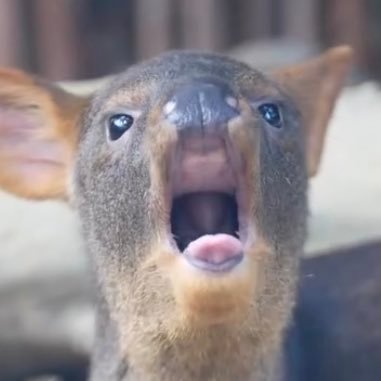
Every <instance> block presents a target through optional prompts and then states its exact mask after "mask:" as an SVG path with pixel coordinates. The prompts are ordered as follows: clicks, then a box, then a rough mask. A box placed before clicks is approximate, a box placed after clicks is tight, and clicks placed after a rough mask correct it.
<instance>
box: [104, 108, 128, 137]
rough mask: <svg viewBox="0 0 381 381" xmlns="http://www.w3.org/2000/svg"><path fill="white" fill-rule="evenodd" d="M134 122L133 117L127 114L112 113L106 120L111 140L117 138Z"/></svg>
mask: <svg viewBox="0 0 381 381" xmlns="http://www.w3.org/2000/svg"><path fill="white" fill-rule="evenodd" d="M133 123H134V118H133V117H132V116H131V115H128V114H116V115H113V116H112V117H111V118H110V119H109V121H108V130H109V136H110V139H111V140H118V139H119V138H120V137H121V136H122V135H123V134H124V133H125V132H126V131H127V130H128V129H129V128H130V127H131V126H132V124H133Z"/></svg>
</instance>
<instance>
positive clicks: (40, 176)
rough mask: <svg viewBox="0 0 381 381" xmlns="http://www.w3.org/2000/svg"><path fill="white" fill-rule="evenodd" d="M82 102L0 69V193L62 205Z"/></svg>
mask: <svg viewBox="0 0 381 381" xmlns="http://www.w3.org/2000/svg"><path fill="white" fill-rule="evenodd" d="M87 102H88V99H87V98H82V97H78V96H75V95H72V94H69V93H67V92H65V91H64V90H62V89H60V88H59V87H57V86H55V85H53V84H51V83H49V82H47V81H43V80H41V79H39V78H35V77H33V76H30V75H28V74H26V73H24V72H22V71H19V70H13V69H0V188H3V189H4V190H6V191H8V192H11V193H14V194H16V195H18V196H21V197H26V198H32V199H48V198H61V199H65V198H66V197H67V185H68V175H69V171H70V169H71V166H72V161H73V156H74V150H75V147H76V144H77V138H78V132H79V131H78V130H79V126H78V118H79V116H80V114H81V111H82V110H83V108H84V107H85V106H86V104H87Z"/></svg>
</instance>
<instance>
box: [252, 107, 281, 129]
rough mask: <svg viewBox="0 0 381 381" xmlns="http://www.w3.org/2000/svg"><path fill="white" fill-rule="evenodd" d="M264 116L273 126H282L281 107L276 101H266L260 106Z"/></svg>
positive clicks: (259, 108) (259, 109)
mask: <svg viewBox="0 0 381 381" xmlns="http://www.w3.org/2000/svg"><path fill="white" fill-rule="evenodd" d="M258 111H259V112H260V113H261V115H262V118H263V119H264V120H265V121H266V122H267V123H268V124H270V125H271V126H273V127H276V128H281V127H282V117H281V115H280V110H279V107H278V106H277V105H276V104H274V103H264V104H262V105H260V106H259V107H258Z"/></svg>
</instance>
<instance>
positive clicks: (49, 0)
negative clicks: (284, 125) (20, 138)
mask: <svg viewBox="0 0 381 381" xmlns="http://www.w3.org/2000/svg"><path fill="white" fill-rule="evenodd" d="M342 43H346V44H350V45H351V46H352V47H353V48H354V51H355V70H354V71H353V73H352V76H351V79H352V81H351V82H350V84H351V86H348V87H346V88H345V89H344V91H343V93H342V94H341V96H340V99H339V100H338V102H337V107H336V110H335V112H334V114H333V117H332V120H331V124H330V126H329V131H328V136H327V141H326V147H325V151H324V155H323V162H322V166H321V169H320V173H319V175H318V176H317V177H316V178H314V179H313V180H312V181H311V187H310V198H311V200H310V204H311V213H310V221H309V223H310V227H309V237H308V242H307V245H306V258H308V259H305V262H306V263H309V261H310V260H312V259H311V257H314V258H313V259H315V258H320V257H321V256H323V255H324V256H326V255H328V254H332V253H335V251H336V250H338V249H343V250H345V252H346V253H350V251H351V250H352V249H353V248H355V247H360V249H361V248H362V246H361V245H364V244H368V243H369V242H376V246H375V247H376V250H378V251H379V252H380V255H381V207H380V198H381V175H380V173H381V149H380V146H381V128H380V124H381V90H380V88H379V83H380V80H381V0H0V67H1V66H8V67H16V68H19V69H23V70H26V71H28V72H32V73H35V74H38V75H41V76H43V77H46V78H48V79H51V80H55V81H70V83H69V84H68V83H67V84H66V85H67V86H68V88H69V89H70V90H72V91H77V92H82V91H88V90H93V87H92V86H93V82H92V81H90V85H88V83H89V82H86V83H87V84H86V85H85V90H83V89H84V88H83V87H81V86H82V85H80V84H79V83H78V82H77V81H78V80H81V81H82V80H90V79H96V78H99V77H103V76H107V75H109V74H112V73H114V72H117V71H120V70H123V69H124V68H126V66H128V65H130V64H133V63H135V62H137V61H139V60H141V59H145V58H149V57H151V56H154V55H156V54H158V53H160V52H161V51H164V50H168V49H173V48H192V49H202V50H213V51H218V52H224V53H227V54H229V55H231V56H234V57H235V58H238V59H241V60H242V61H246V62H247V63H249V64H252V65H253V66H258V67H260V68H273V67H278V66H281V65H285V64H289V63H292V62H296V61H302V60H304V59H306V58H307V57H310V56H312V55H315V54H317V53H319V52H321V51H322V50H324V49H326V48H328V47H330V46H333V45H337V44H342ZM73 81H74V82H73ZM96 82H97V81H96ZM97 83H98V82H97ZM82 84H83V83H82ZM86 86H87V87H86ZM94 86H95V85H94ZM0 123H1V119H0ZM361 250H363V251H362V254H363V253H364V252H366V249H361ZM364 250H365V251H364ZM84 254H85V250H84V248H83V243H82V238H81V234H80V230H79V224H78V221H77V218H76V215H75V214H74V213H73V211H72V210H70V209H69V208H68V207H67V206H66V205H64V204H62V203H59V202H54V201H46V202H32V201H27V200H21V199H19V198H16V197H14V196H12V195H9V194H7V193H5V192H1V191H0V381H25V380H28V381H31V380H37V379H38V380H40V381H42V380H45V381H46V380H51V381H53V380H54V381H56V380H64V381H81V380H84V377H85V376H84V375H85V373H86V369H87V363H88V356H89V353H90V352H91V348H92V342H93V327H94V326H93V318H94V311H93V305H92V302H91V296H92V287H91V283H90V282H89V278H88V271H87V263H86V256H85V255H84ZM332 257H335V254H333V256H331V257H325V258H332ZM335 271H336V269H335ZM337 271H338V273H339V272H340V271H341V272H345V266H343V267H342V268H341V267H340V268H337ZM309 279H311V280H310V281H311V282H313V277H311V278H309ZM363 289H364V290H366V287H365V288H363ZM364 292H365V291H364ZM374 304H376V303H374ZM380 311H381V305H380ZM359 321H361V324H362V321H363V317H361V318H359ZM323 339H324V338H323ZM379 344H380V343H379ZM380 347H381V345H380ZM356 349H357V348H346V350H347V355H348V356H347V357H348V358H350V359H352V360H350V361H351V362H354V363H356V361H354V360H353V359H356V358H358V356H357V355H356V353H358V352H356ZM359 351H360V350H359ZM380 352H381V351H380ZM364 353H365V352H364ZM354 366H356V364H355V365H354ZM41 375H53V376H54V375H59V376H60V378H46V379H45V378H39V377H40V376H41ZM377 376H378V375H376V379H378V378H377ZM36 377H38V378H36ZM314 377H315V378H314ZM307 379H309V380H311V381H314V380H319V381H320V380H321V379H325V378H324V377H323V378H319V377H318V376H317V374H312V375H311V376H310V378H307ZM359 379H361V377H360V378H359ZM380 379H381V376H380ZM335 381H346V378H340V377H338V378H336V379H335Z"/></svg>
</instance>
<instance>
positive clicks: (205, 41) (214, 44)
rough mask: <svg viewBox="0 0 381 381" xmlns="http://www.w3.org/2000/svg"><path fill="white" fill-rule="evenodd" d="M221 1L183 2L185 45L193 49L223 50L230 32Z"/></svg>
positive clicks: (195, 0) (198, 0) (190, 0)
mask: <svg viewBox="0 0 381 381" xmlns="http://www.w3.org/2000/svg"><path fill="white" fill-rule="evenodd" d="M224 12H225V9H224V8H223V2H222V1H221V0H182V1H181V15H182V16H181V19H182V24H183V36H184V45H185V47H186V48H192V49H202V50H203V49H211V50H217V51H218V50H222V49H224V48H225V47H226V45H227V37H228V32H229V31H228V30H227V25H226V20H225V17H224V16H225V13H224Z"/></svg>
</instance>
